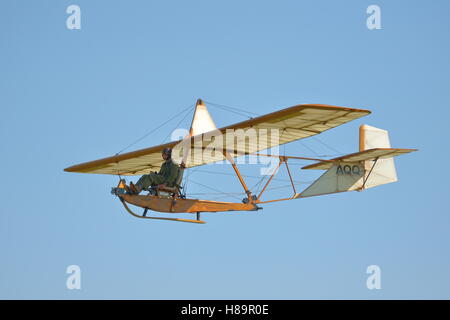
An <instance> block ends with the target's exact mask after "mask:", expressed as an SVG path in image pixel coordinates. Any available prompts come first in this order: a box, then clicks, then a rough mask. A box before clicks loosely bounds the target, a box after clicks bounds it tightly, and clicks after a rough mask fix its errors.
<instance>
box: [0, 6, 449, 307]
mask: <svg viewBox="0 0 450 320" xmlns="http://www.w3.org/2000/svg"><path fill="white" fill-rule="evenodd" d="M71 4H76V5H79V6H80V8H81V30H68V29H67V27H66V19H67V17H68V16H69V14H67V13H66V8H67V7H68V6H69V5H71ZM372 4H376V5H379V6H380V8H381V25H382V29H381V30H369V29H368V28H367V27H366V19H367V17H368V14H367V13H366V9H367V7H368V6H369V5H372ZM449 11H450V2H449V1H446V0H440V1H439V0H436V1H400V0H399V1H381V0H374V1H365V0H357V1H356V0H349V1H331V0H329V1H317V0H316V1H261V0H258V1H234V0H228V1H195V0H192V1H113V2H111V1H86V0H77V1H62V0H60V1H50V0H47V1H43V0H40V1H17V0H14V1H12V0H4V1H1V4H0V57H1V59H0V110H1V114H0V132H1V140H0V146H1V148H0V150H1V151H0V152H1V154H2V156H1V160H0V164H1V169H2V170H1V177H2V183H1V185H0V194H1V206H0V298H3V299H22V298H31V299H50V298H59V299H93V298H98V299H109V298H114V299H119V298H120V299H172V298H177V299H197V298H202V299H216V298H223V299H229V298H235V299H281V298H282V299H309V298H331V299H348V298H356V299H392V298H400V299H402V298H425V299H443V298H445V299H448V298H450V274H449V270H450V257H449V252H450V235H449V225H450V212H449V209H448V206H449V203H448V199H449V184H448V181H449V173H448V170H447V169H446V163H445V159H447V158H448V156H449V151H448V141H449V138H450V137H449V134H448V117H449V115H450V111H449V101H450V90H449V89H450V87H449V84H450V59H449V57H450V45H449V31H450V19H449V18H448V14H449ZM199 97H200V98H203V99H205V100H207V101H212V102H215V103H220V104H225V105H230V106H238V107H242V108H244V109H245V110H247V111H250V112H254V113H258V114H265V113H269V112H273V111H276V110H278V109H281V108H285V107H289V106H292V105H295V104H299V103H322V104H331V105H338V106H348V107H355V108H363V109H369V110H371V111H372V114H371V115H369V116H367V117H364V118H362V119H359V120H356V121H354V122H351V123H348V124H346V125H344V126H342V127H339V128H336V129H334V130H331V131H328V132H326V133H323V134H321V135H319V136H318V137H317V138H318V139H315V138H310V139H306V140H302V141H299V142H296V143H292V144H290V145H288V146H286V149H285V150H286V154H290V155H298V156H317V155H323V154H327V155H331V154H332V153H337V152H338V153H351V152H355V151H357V150H358V127H359V125H361V124H363V123H367V124H369V125H373V126H376V127H379V128H383V129H388V130H389V132H390V137H391V143H392V146H393V147H400V148H418V149H420V151H419V152H416V153H413V154H410V155H405V156H400V157H398V158H396V165H397V173H398V176H399V181H398V182H397V183H393V184H389V185H385V186H381V187H378V188H374V189H370V190H367V191H365V192H362V193H358V192H348V193H342V194H337V195H328V196H322V197H314V198H308V199H300V200H294V201H287V202H280V203H276V204H268V205H265V207H264V210H262V211H258V212H257V213H255V212H242V213H219V214H213V213H210V214H204V215H203V219H204V220H206V221H207V224H205V225H192V224H183V223H171V222H163V221H151V220H142V219H135V218H133V217H131V216H130V215H128V214H127V213H126V212H125V211H124V210H123V208H122V206H121V204H120V202H119V201H118V200H117V199H116V198H115V197H113V196H112V195H111V194H110V187H112V186H115V185H116V184H117V181H118V179H117V177H115V176H106V175H85V174H74V173H66V172H64V171H63V169H64V168H66V167H68V166H70V165H73V164H76V163H80V162H85V161H89V160H94V159H98V158H101V157H105V156H110V155H113V154H115V153H116V152H118V151H119V150H121V149H123V148H124V147H126V146H127V145H128V144H130V143H131V142H133V141H135V140H136V139H138V138H139V137H141V136H143V135H145V133H147V132H149V131H151V130H152V129H154V128H155V127H157V126H158V125H160V124H161V123H163V122H164V121H166V120H168V119H170V117H172V116H174V115H176V114H177V113H179V112H180V111H182V110H183V109H184V108H186V107H188V106H189V105H192V104H194V103H195V100H196V99H197V98H199ZM210 112H211V114H212V116H213V117H214V118H215V120H216V123H217V125H218V126H222V125H227V124H231V123H234V122H238V121H242V120H245V118H244V117H242V116H239V115H236V114H232V113H227V112H224V111H222V110H220V109H218V108H213V107H210ZM179 120H182V119H181V117H179V118H177V119H175V120H174V121H172V122H171V123H169V124H168V125H167V126H165V127H164V128H162V129H161V130H158V131H157V132H155V133H154V134H152V135H150V136H148V137H146V138H145V139H144V140H142V141H140V142H139V143H137V144H136V145H134V146H133V147H132V148H130V149H129V150H127V151H132V150H135V149H139V148H144V147H148V146H152V145H156V144H160V143H161V142H163V141H164V139H165V138H166V137H167V135H168V134H170V133H171V131H172V130H173V129H174V128H175V127H176V126H177V122H178V121H179ZM189 121H190V118H189V117H187V118H185V120H184V122H182V123H180V125H179V126H178V127H180V128H186V127H187V126H188V125H189ZM166 141H167V140H166ZM327 145H328V146H330V147H331V148H329V147H326V146H327ZM333 148H334V149H333ZM283 151H284V150H283ZM299 168H300V166H297V167H295V168H294V169H293V171H294V175H295V176H296V179H297V180H302V174H301V172H300V171H299ZM203 169H204V170H208V171H216V172H219V171H220V172H223V173H227V172H228V173H230V172H232V171H231V168H229V167H226V166H220V167H219V166H216V167H214V166H211V167H205V168H203ZM244 169H245V168H244ZM196 175H197V176H196ZM191 178H192V179H195V181H198V182H200V183H203V184H207V185H209V186H212V187H214V188H218V189H221V190H223V191H228V192H240V191H241V190H240V186H239V184H238V182H237V179H236V178H235V177H232V176H226V175H222V174H217V175H212V174H211V173H205V172H204V173H201V172H197V173H193V174H192V176H191ZM303 179H304V178H303ZM253 182H254V181H253ZM281 183H282V182H281ZM249 184H250V185H252V184H253V183H252V182H249ZM188 188H189V190H188V191H189V192H192V193H194V192H199V193H200V192H202V191H204V189H201V186H199V185H194V184H192V185H189V187H188ZM285 190H286V191H285V192H286V193H288V194H290V190H289V189H285ZM69 265H78V266H80V268H81V285H82V288H81V290H68V289H67V288H66V279H67V277H68V276H69V275H68V274H66V268H67V267H68V266H69ZM370 265H378V266H379V267H380V268H381V286H382V288H381V289H380V290H369V289H368V288H367V287H366V280H367V277H368V276H369V275H368V274H367V273H366V269H367V267H368V266H370Z"/></svg>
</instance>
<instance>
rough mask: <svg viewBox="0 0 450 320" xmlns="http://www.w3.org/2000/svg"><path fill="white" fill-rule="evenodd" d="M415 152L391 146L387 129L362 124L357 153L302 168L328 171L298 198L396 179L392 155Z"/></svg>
mask: <svg viewBox="0 0 450 320" xmlns="http://www.w3.org/2000/svg"><path fill="white" fill-rule="evenodd" d="M412 151H416V150H415V149H394V148H391V144H390V142H389V134H388V132H387V131H386V130H382V129H378V128H375V127H371V126H368V125H362V126H361V127H360V131H359V152H357V153H352V154H348V155H345V156H342V157H339V158H334V159H331V160H326V161H321V162H318V163H315V164H312V165H309V166H306V167H303V168H302V169H319V170H327V171H326V172H325V173H324V174H323V175H322V176H320V177H319V178H318V179H317V180H316V181H314V182H313V183H312V184H311V185H310V186H309V187H308V188H306V189H305V190H304V191H303V192H302V193H300V194H298V195H297V198H301V197H311V196H317V195H323V194H330V193H337V192H345V191H354V190H357V191H361V190H364V189H368V188H372V187H376V186H379V185H383V184H386V183H391V182H395V181H397V172H396V170H395V164H394V158H393V157H394V156H398V155H401V154H405V153H409V152H412Z"/></svg>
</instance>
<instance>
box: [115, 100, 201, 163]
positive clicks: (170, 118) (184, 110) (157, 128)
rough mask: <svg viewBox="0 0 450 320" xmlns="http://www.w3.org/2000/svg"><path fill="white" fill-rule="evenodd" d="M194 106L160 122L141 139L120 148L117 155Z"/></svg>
mask: <svg viewBox="0 0 450 320" xmlns="http://www.w3.org/2000/svg"><path fill="white" fill-rule="evenodd" d="M192 107H193V105H190V106H189V107H188V108H185V109H183V110H182V111H181V112H179V113H177V114H176V115H175V116H173V117H172V118H170V119H169V120H167V121H165V122H164V123H162V124H160V125H159V126H157V127H156V128H154V129H152V130H150V131H149V132H147V133H146V134H144V135H143V136H142V137H140V138H139V139H137V140H136V141H134V142H132V143H130V144H129V145H128V146H126V147H125V148H123V149H122V150H120V151H119V152H117V154H116V155H118V154H121V153H122V152H124V151H125V150H127V149H128V148H130V147H132V146H134V145H135V144H136V143H138V142H140V141H142V140H144V139H145V138H147V137H148V136H149V135H151V134H152V133H154V132H155V131H156V130H158V129H160V128H162V127H163V126H164V125H166V124H167V123H169V122H170V121H172V120H174V119H176V118H177V117H179V116H181V115H182V114H183V113H185V112H186V111H188V110H189V109H191V108H192Z"/></svg>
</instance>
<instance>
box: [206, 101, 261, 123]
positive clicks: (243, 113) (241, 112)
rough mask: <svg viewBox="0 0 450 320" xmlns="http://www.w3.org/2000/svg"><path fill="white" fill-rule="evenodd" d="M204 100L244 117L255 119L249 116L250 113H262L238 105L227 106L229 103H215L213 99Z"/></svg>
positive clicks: (255, 114) (256, 114)
mask: <svg viewBox="0 0 450 320" xmlns="http://www.w3.org/2000/svg"><path fill="white" fill-rule="evenodd" d="M203 101H204V102H205V103H207V104H208V105H211V106H213V107H216V108H219V109H222V110H225V111H228V112H231V113H234V114H238V115H240V116H243V117H246V118H249V119H253V117H251V116H249V115H250V114H251V115H254V116H259V115H260V114H258V113H254V112H250V111H246V110H245V108H236V107H231V106H227V105H224V104H219V103H215V102H211V101H206V100H203Z"/></svg>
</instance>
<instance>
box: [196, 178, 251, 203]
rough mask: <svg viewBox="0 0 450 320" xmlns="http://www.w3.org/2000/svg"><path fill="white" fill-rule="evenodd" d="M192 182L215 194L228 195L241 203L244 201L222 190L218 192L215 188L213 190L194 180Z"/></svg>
mask: <svg viewBox="0 0 450 320" xmlns="http://www.w3.org/2000/svg"><path fill="white" fill-rule="evenodd" d="M191 182H192V183H194V184H197V185H199V186H202V187H205V188H207V189H210V190H213V191H215V192H218V193H220V194H223V195H228V196H230V197H233V198H235V199H238V200H239V201H240V200H242V199H241V198H239V197H236V196H235V195H233V194H232V193H227V192H223V191H220V190H218V189H215V188H213V187H209V186H207V185H204V184H203V183H200V182H197V181H194V180H192V179H191ZM242 194H244V193H242Z"/></svg>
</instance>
